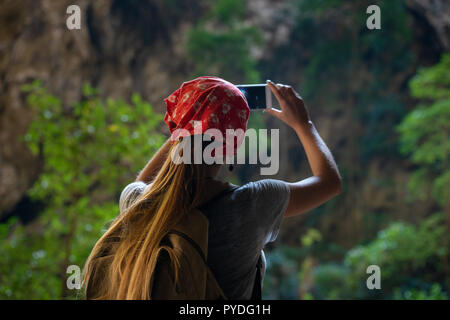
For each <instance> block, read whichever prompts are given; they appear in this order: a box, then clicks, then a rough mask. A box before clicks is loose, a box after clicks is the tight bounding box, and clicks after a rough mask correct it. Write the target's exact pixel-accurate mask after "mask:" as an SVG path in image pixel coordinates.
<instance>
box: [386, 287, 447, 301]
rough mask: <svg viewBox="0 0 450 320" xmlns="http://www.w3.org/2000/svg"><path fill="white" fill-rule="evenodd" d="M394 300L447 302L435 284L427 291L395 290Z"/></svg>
mask: <svg viewBox="0 0 450 320" xmlns="http://www.w3.org/2000/svg"><path fill="white" fill-rule="evenodd" d="M394 299H395V300H448V295H447V293H445V292H444V291H442V287H441V286H440V285H439V284H438V283H435V284H433V285H431V287H430V289H429V290H417V289H406V290H402V289H395V291H394Z"/></svg>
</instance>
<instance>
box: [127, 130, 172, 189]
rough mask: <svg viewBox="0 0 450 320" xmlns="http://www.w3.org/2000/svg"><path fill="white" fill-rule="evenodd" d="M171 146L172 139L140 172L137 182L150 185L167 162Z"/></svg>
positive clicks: (168, 140)
mask: <svg viewBox="0 0 450 320" xmlns="http://www.w3.org/2000/svg"><path fill="white" fill-rule="evenodd" d="M170 146H171V141H170V138H169V139H167V141H166V142H165V143H164V144H163V145H162V146H161V148H159V150H158V151H157V152H156V153H155V155H154V156H153V157H152V158H151V159H150V160H149V161H148V162H147V164H146V165H145V167H144V169H142V170H141V172H139V174H138V176H137V178H136V181H143V182H145V183H149V182H151V181H152V179H153V178H154V177H155V176H156V175H157V174H158V171H159V170H160V169H161V167H162V165H163V163H164V161H166V158H167V155H168V153H169V150H170Z"/></svg>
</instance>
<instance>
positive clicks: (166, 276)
mask: <svg viewBox="0 0 450 320" xmlns="http://www.w3.org/2000/svg"><path fill="white" fill-rule="evenodd" d="M235 188H236V187H235ZM235 188H231V189H227V190H223V191H222V192H219V193H218V194H217V195H216V196H214V197H213V198H212V199H210V200H208V202H207V203H206V204H208V203H211V202H212V201H213V200H216V199H217V198H219V197H221V196H223V195H224V194H226V193H229V192H232V191H233V190H234V189H235ZM206 204H203V205H202V206H201V207H200V209H193V210H192V211H191V212H189V214H187V215H186V216H185V218H184V219H183V220H182V221H181V222H180V223H179V224H177V226H176V227H175V228H174V229H173V230H171V231H170V232H169V233H168V234H167V235H166V237H165V238H164V239H163V241H162V242H161V245H160V248H159V249H158V251H157V255H158V260H157V263H156V266H155V269H154V270H150V272H151V274H152V275H151V280H150V298H151V299H154V300H179V299H187V300H221V299H223V300H226V299H227V297H226V295H225V294H224V292H223V291H222V289H221V287H220V285H219V284H218V282H217V280H216V278H215V277H214V274H213V272H212V270H211V269H210V267H209V266H208V263H207V259H206V253H207V252H208V219H207V217H206V216H205V215H204V214H203V213H202V212H201V211H200V210H201V208H204V207H205V205H206ZM168 250H171V251H172V254H175V255H176V256H177V257H178V260H179V261H180V267H179V276H178V277H179V278H178V282H177V284H175V279H174V276H173V264H172V260H171V259H170V254H169V251H168ZM224 258H226V257H224ZM261 267H262V257H261V256H260V257H259V259H258V263H257V266H256V268H257V272H256V277H255V283H254V286H253V294H252V300H261V277H262V276H261Z"/></svg>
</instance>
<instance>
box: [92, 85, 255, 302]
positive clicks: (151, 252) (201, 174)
mask: <svg viewBox="0 0 450 320" xmlns="http://www.w3.org/2000/svg"><path fill="white" fill-rule="evenodd" d="M165 101H166V104H167V113H166V116H165V121H166V122H167V124H168V125H169V129H170V131H171V133H172V140H173V144H172V146H171V148H170V151H169V155H168V157H167V159H166V160H165V162H164V163H163V165H162V167H161V169H160V170H159V172H158V174H157V175H156V177H155V178H154V179H153V181H152V184H151V186H150V187H149V188H147V191H145V192H144V193H143V194H142V195H141V196H140V197H139V198H138V199H137V200H136V201H135V202H134V203H133V204H131V205H130V207H129V208H125V210H124V211H123V212H121V214H120V215H119V216H118V217H117V218H116V219H115V220H114V221H113V223H112V224H111V226H110V227H109V229H108V230H107V231H106V232H105V234H104V235H103V236H102V237H101V238H100V239H99V240H98V242H97V243H96V244H95V246H94V248H93V250H92V252H91V254H90V256H89V258H88V261H87V262H86V265H85V269H84V272H85V277H84V285H85V288H86V297H87V298H88V299H148V298H150V297H149V292H150V291H149V289H150V288H149V286H150V276H151V275H150V272H149V270H152V269H153V268H154V266H155V264H156V258H157V255H156V252H157V250H158V248H159V246H160V243H161V240H162V239H163V238H164V236H165V235H166V234H167V233H168V232H169V231H170V230H171V229H173V228H174V227H175V226H176V225H177V223H178V222H179V221H180V220H181V219H182V218H183V217H184V216H185V215H186V214H188V213H189V211H190V210H191V209H193V208H196V207H198V206H199V205H200V204H201V202H202V200H203V199H202V195H203V194H204V191H205V185H206V179H205V178H207V177H210V176H212V175H214V173H215V172H216V171H217V169H218V167H217V165H206V164H205V163H203V162H196V161H193V158H192V157H193V156H195V148H196V147H197V148H199V145H198V144H197V145H195V144H191V146H190V148H188V149H186V148H184V149H181V155H183V152H185V151H186V150H189V151H194V152H191V155H190V156H189V159H190V160H191V161H187V162H181V163H179V162H176V161H173V159H174V156H173V155H174V154H179V155H180V148H179V146H180V145H181V144H182V143H184V142H186V141H187V140H189V139H191V138H192V137H194V136H197V137H203V133H204V132H205V131H207V130H208V129H217V130H219V131H220V132H223V133H224V134H225V132H226V129H241V130H243V131H245V129H246V126H247V120H248V114H249V108H248V105H247V102H246V100H245V97H244V96H243V95H242V93H241V92H240V91H239V89H237V88H236V87H235V86H233V85H232V84H231V83H229V82H226V81H225V80H222V79H220V78H216V77H201V78H197V79H195V80H192V81H189V82H185V83H183V85H182V86H181V88H180V89H178V90H177V91H175V92H174V93H173V94H172V95H170V96H169V97H168V98H166V99H165ZM194 121H199V122H200V123H201V124H202V126H203V128H202V131H200V130H198V126H195V125H196V123H195V122H194ZM177 129H180V131H181V134H179V135H178V136H174V134H173V133H177V132H178V133H180V131H176V130H177ZM196 129H197V131H196ZM183 130H184V131H183ZM216 138H217V137H216ZM194 140H195V139H194ZM200 140H201V144H200V148H201V151H202V153H203V151H204V150H205V149H206V148H207V147H208V144H209V143H208V142H205V141H204V140H205V139H200ZM224 142H226V141H225V140H224ZM237 147H238V146H237V145H236V144H235V145H234V148H233V149H232V152H233V154H234V153H235V151H236V150H237ZM224 149H225V144H224ZM169 252H170V250H169ZM171 258H172V261H173V264H174V269H175V275H176V276H177V274H178V266H179V264H178V262H177V260H176V257H175V256H171Z"/></svg>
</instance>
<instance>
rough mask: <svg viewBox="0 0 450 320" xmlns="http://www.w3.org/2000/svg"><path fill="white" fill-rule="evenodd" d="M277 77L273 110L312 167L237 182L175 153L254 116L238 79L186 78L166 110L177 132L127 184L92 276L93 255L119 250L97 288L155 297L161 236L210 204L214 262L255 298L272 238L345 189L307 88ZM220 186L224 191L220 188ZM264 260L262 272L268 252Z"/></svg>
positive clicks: (233, 289)
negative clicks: (293, 178) (289, 176)
mask: <svg viewBox="0 0 450 320" xmlns="http://www.w3.org/2000/svg"><path fill="white" fill-rule="evenodd" d="M268 86H269V87H270V89H271V91H272V92H273V94H274V95H275V97H276V99H277V100H278V103H279V105H280V108H281V110H278V109H273V108H272V109H268V110H266V112H267V113H269V114H270V115H272V116H275V117H277V118H278V119H280V120H281V121H283V122H285V123H286V124H287V125H288V126H290V127H291V128H292V129H293V130H294V131H295V132H296V133H297V135H298V137H299V139H300V141H301V143H302V145H303V147H304V149H305V151H306V155H307V158H308V161H309V164H310V167H311V169H312V172H313V176H311V177H309V178H307V179H304V180H301V181H298V182H285V181H281V180H275V179H263V180H260V181H257V182H249V183H246V184H244V185H242V186H234V185H232V184H230V183H227V182H221V181H218V180H217V179H216V176H217V174H218V172H219V169H220V168H221V166H222V165H220V164H217V163H216V164H206V163H200V164H191V163H178V164H177V163H176V162H174V161H173V158H174V157H173V156H174V155H175V154H176V153H177V152H178V151H179V148H178V147H179V146H180V141H184V140H185V139H187V138H190V137H192V136H193V135H195V134H202V133H204V132H205V131H206V130H207V129H211V128H212V129H218V130H219V131H220V132H222V133H225V131H226V129H231V128H232V129H243V130H245V129H246V125H247V120H248V116H249V108H248V105H247V102H246V100H245V97H244V96H243V95H242V93H241V92H240V91H239V89H237V87H235V86H234V85H232V84H231V83H229V82H227V81H225V80H223V79H220V78H217V77H199V78H197V79H194V80H192V81H188V82H185V83H183V85H182V86H181V87H180V88H179V89H178V90H176V91H175V92H174V93H173V94H172V95H170V96H169V97H168V98H166V99H165V102H166V106H167V113H166V116H165V118H164V119H165V121H166V123H167V124H168V126H169V129H170V132H171V139H169V140H168V141H167V142H166V143H165V144H164V145H163V146H162V147H161V149H160V150H159V151H158V152H157V153H156V154H155V155H154V156H153V158H152V159H151V160H150V161H149V162H148V163H147V165H146V166H145V167H144V169H143V170H142V171H141V172H140V173H139V175H138V177H137V178H136V182H134V183H131V184H129V185H128V186H127V187H126V188H125V189H124V190H123V192H122V194H121V197H120V204H119V206H120V212H121V214H120V215H119V216H118V217H117V218H116V219H115V220H114V222H113V223H112V225H111V226H110V228H109V229H108V231H107V232H106V233H105V234H104V235H103V236H102V238H101V239H100V240H99V241H98V242H97V244H96V245H95V247H94V249H93V250H92V253H91V255H90V258H89V259H88V261H87V263H86V267H85V272H86V273H85V283H89V281H90V280H91V281H92V277H93V270H94V269H95V261H94V259H93V258H92V257H97V256H101V255H102V254H103V253H107V254H109V256H110V257H111V261H108V263H107V264H106V267H103V269H102V270H100V271H99V270H98V269H96V272H97V273H101V277H100V278H98V275H97V278H96V279H97V280H96V282H95V284H96V289H95V290H96V292H97V293H96V295H95V298H105V299H148V298H150V297H149V283H150V277H151V275H150V272H148V270H153V268H154V266H155V264H156V261H155V258H154V257H155V253H156V252H157V249H158V246H159V245H160V243H161V241H162V240H163V238H164V236H165V235H167V233H168V232H169V231H170V230H171V229H172V228H174V226H175V225H177V223H178V222H179V221H180V219H181V217H182V216H183V215H185V214H188V213H189V211H190V210H191V209H192V208H197V207H200V206H202V213H203V214H204V215H205V216H206V217H207V218H208V220H209V232H208V254H207V260H208V261H207V262H208V265H209V267H210V268H211V270H212V272H213V274H214V276H215V278H216V280H217V282H218V284H219V285H220V287H221V289H222V290H223V292H224V293H225V295H226V297H228V298H230V299H250V298H252V295H253V294H254V291H253V290H254V283H255V276H256V273H257V270H256V269H255V265H256V264H257V263H258V261H259V258H260V256H261V252H262V249H263V248H264V246H265V245H266V244H267V243H268V242H271V241H274V240H275V239H276V237H277V234H278V230H279V227H280V224H281V221H282V219H283V218H287V217H292V216H296V215H299V214H302V213H305V212H308V211H310V210H311V209H313V208H315V207H317V206H319V205H321V204H323V203H324V202H326V201H327V200H329V199H330V198H332V197H334V196H335V195H337V194H339V193H340V192H341V178H340V175H339V171H338V169H337V166H336V163H335V162H334V160H333V157H332V155H331V153H330V151H329V149H328V148H327V146H326V145H325V143H324V142H323V140H322V139H321V137H320V136H319V134H318V132H317V131H316V129H315V127H314V124H313V123H312V121H311V119H310V117H309V114H308V112H307V109H306V107H305V105H304V103H303V101H302V99H301V97H300V96H299V95H298V94H297V93H296V92H295V91H294V89H293V88H291V87H290V86H286V85H282V84H274V83H273V82H271V81H268ZM200 124H201V126H199V125H200ZM199 127H201V128H200V129H199ZM237 140H238V141H237V142H236V140H234V139H233V142H232V148H227V144H228V143H229V141H228V140H226V141H225V140H224V141H223V143H222V148H223V150H222V149H220V148H218V149H216V150H218V151H222V152H221V153H220V152H219V154H225V155H228V156H229V155H234V154H235V153H236V151H237V148H238V147H239V144H240V142H241V141H239V139H237ZM228 147H229V146H228ZM204 149H205V144H202V151H204ZM230 150H231V152H229V151H230ZM183 152H185V149H183ZM190 159H192V158H190ZM223 190H228V191H229V192H226V193H223ZM218 193H220V194H221V196H219V197H217V194H218ZM211 199H213V200H211ZM112 239H116V240H117V239H119V240H118V241H115V242H113V241H111V240H112ZM112 243H113V244H112ZM262 262H263V263H262V264H263V268H262V276H263V275H264V266H265V259H264V255H262ZM98 279H100V280H98ZM91 284H92V283H91ZM91 287H92V286H91ZM88 298H89V297H88Z"/></svg>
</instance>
